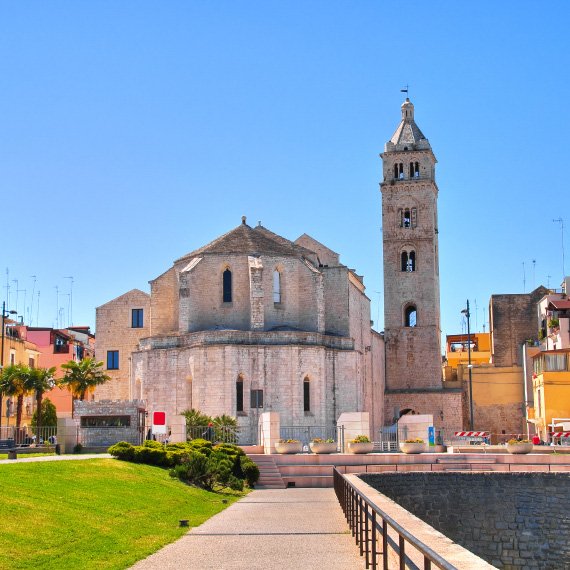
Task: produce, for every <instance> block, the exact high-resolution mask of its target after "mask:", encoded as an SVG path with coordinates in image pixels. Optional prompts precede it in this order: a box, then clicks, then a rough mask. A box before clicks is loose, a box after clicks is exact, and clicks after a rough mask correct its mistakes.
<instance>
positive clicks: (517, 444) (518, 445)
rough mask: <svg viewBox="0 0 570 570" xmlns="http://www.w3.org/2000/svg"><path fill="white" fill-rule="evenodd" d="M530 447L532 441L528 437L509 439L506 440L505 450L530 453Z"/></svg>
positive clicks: (531, 446)
mask: <svg viewBox="0 0 570 570" xmlns="http://www.w3.org/2000/svg"><path fill="white" fill-rule="evenodd" d="M532 448H533V444H532V441H529V440H528V439H509V441H507V451H508V452H509V453H516V454H520V453H530V452H531V451H532Z"/></svg>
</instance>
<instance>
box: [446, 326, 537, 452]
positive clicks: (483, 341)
mask: <svg viewBox="0 0 570 570" xmlns="http://www.w3.org/2000/svg"><path fill="white" fill-rule="evenodd" d="M469 344H470V345H471V346H470V348H471V382H472V391H473V427H474V429H475V430H476V431H489V432H491V433H492V434H498V435H499V438H496V437H494V439H493V441H497V440H499V439H500V435H501V434H521V433H525V432H526V426H525V416H524V407H523V402H524V401H525V394H524V370H523V368H522V367H521V366H516V365H513V366H496V365H495V364H492V353H491V334H490V333H480V332H479V333H472V334H471V335H470V342H468V339H467V334H455V335H447V336H446V353H445V362H444V378H445V381H446V382H449V383H457V384H458V385H459V386H462V387H463V391H464V394H465V398H464V406H465V409H464V412H463V414H464V417H465V418H466V419H467V421H468V420H469V416H470V409H469ZM464 427H467V425H466V426H464Z"/></svg>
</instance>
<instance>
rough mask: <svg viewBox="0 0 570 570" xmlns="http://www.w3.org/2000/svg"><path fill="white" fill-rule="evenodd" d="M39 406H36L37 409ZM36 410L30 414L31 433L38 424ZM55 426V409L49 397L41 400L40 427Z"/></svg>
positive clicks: (34, 431)
mask: <svg viewBox="0 0 570 570" xmlns="http://www.w3.org/2000/svg"><path fill="white" fill-rule="evenodd" d="M39 409H40V408H38V410H39ZM38 410H36V411H35V412H34V415H33V416H32V421H31V425H32V433H37V432H36V429H35V428H36V427H38V426H39V425H40V424H38ZM56 426H57V411H56V409H55V406H54V405H53V404H52V403H51V400H50V399H49V398H46V399H45V400H42V407H41V427H56Z"/></svg>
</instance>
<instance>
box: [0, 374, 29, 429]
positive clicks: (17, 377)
mask: <svg viewBox="0 0 570 570" xmlns="http://www.w3.org/2000/svg"><path fill="white" fill-rule="evenodd" d="M29 372H30V368H29V367H28V366H25V365H24V364H10V365H9V366H6V368H4V370H2V376H1V379H0V389H1V390H2V392H3V393H4V394H5V395H6V396H12V397H13V398H16V427H20V424H21V423H22V410H23V408H24V396H25V395H26V394H27V393H28V392H29V389H28V385H27V379H28V376H29Z"/></svg>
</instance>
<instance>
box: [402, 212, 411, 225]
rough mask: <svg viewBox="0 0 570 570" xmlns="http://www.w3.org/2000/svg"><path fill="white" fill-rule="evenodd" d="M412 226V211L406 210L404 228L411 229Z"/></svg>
mask: <svg viewBox="0 0 570 570" xmlns="http://www.w3.org/2000/svg"><path fill="white" fill-rule="evenodd" d="M411 225H412V217H411V215H410V209H409V208H406V209H405V210H404V223H403V227H404V228H409V227H410V226H411Z"/></svg>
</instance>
